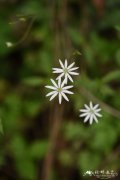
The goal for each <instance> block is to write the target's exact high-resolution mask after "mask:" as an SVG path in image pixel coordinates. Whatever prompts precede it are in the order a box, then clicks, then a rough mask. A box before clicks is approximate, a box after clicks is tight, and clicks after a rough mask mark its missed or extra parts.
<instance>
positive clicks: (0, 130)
mask: <svg viewBox="0 0 120 180" xmlns="http://www.w3.org/2000/svg"><path fill="white" fill-rule="evenodd" d="M0 133H1V134H4V131H3V125H2V121H1V119H0Z"/></svg>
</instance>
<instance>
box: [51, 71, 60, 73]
mask: <svg viewBox="0 0 120 180" xmlns="http://www.w3.org/2000/svg"><path fill="white" fill-rule="evenodd" d="M52 73H54V74H61V73H62V72H58V71H53V72H52Z"/></svg>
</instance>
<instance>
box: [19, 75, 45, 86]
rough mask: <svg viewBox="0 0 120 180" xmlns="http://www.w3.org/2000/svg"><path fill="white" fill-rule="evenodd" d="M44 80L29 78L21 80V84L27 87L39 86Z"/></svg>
mask: <svg viewBox="0 0 120 180" xmlns="http://www.w3.org/2000/svg"><path fill="white" fill-rule="evenodd" d="M43 82H44V80H43V79H42V78H40V77H29V78H25V79H23V80H22V83H24V84H26V85H28V86H40V85H41V84H43Z"/></svg>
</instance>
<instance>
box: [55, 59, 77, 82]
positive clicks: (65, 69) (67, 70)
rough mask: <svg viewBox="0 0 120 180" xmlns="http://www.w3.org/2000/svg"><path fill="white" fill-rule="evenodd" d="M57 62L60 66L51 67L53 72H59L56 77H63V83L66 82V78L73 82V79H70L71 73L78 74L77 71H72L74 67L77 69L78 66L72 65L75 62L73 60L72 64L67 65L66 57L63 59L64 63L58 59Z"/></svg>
mask: <svg viewBox="0 0 120 180" xmlns="http://www.w3.org/2000/svg"><path fill="white" fill-rule="evenodd" d="M59 63H60V65H61V68H53V73H58V74H60V75H59V76H58V77H57V80H58V79H60V78H62V77H64V78H65V79H64V83H65V84H67V82H68V79H69V80H70V81H71V82H73V79H72V77H71V76H72V75H79V73H77V72H74V71H75V70H76V69H78V68H79V67H73V66H74V64H75V62H73V63H72V64H70V65H69V66H68V62H67V59H66V60H65V63H64V64H63V63H62V61H61V60H60V59H59Z"/></svg>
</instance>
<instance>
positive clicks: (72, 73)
mask: <svg viewBox="0 0 120 180" xmlns="http://www.w3.org/2000/svg"><path fill="white" fill-rule="evenodd" d="M69 74H71V75H79V73H77V72H69Z"/></svg>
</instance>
